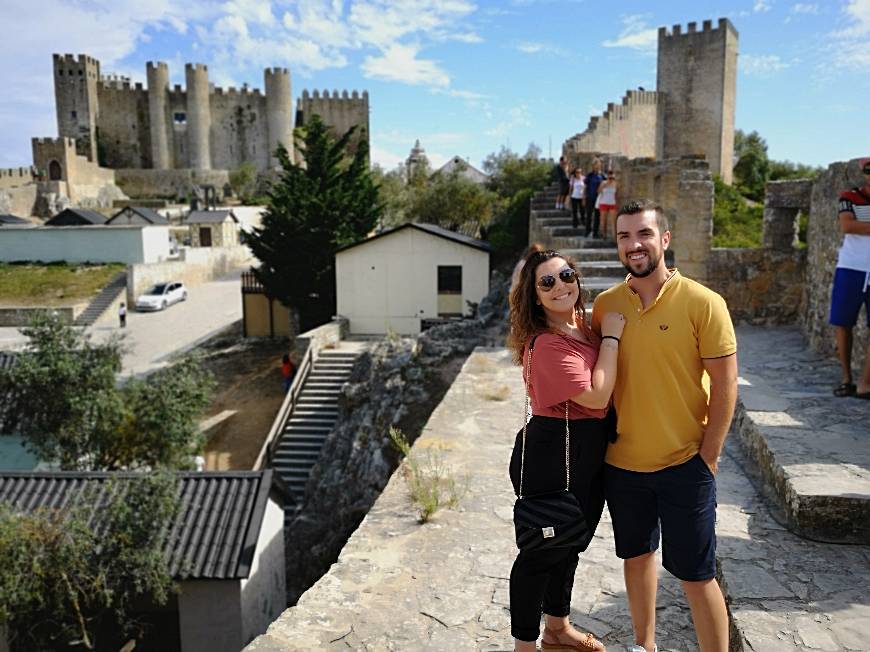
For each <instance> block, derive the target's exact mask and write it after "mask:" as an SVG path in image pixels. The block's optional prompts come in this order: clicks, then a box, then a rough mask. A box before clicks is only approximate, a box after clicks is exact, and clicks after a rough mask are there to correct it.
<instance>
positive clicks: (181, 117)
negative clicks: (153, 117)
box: [172, 113, 187, 125]
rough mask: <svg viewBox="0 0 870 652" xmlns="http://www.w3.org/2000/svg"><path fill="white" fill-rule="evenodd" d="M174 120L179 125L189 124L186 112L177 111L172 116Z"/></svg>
mask: <svg viewBox="0 0 870 652" xmlns="http://www.w3.org/2000/svg"><path fill="white" fill-rule="evenodd" d="M172 120H173V122H175V124H177V125H184V124H187V114H186V113H175V114H174V115H173V116H172Z"/></svg>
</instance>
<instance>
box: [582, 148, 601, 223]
mask: <svg viewBox="0 0 870 652" xmlns="http://www.w3.org/2000/svg"><path fill="white" fill-rule="evenodd" d="M603 182H604V175H603V174H601V160H600V159H595V160H594V161H592V171H591V172H589V174H587V175H586V220H585V226H586V234H585V235H586V236H587V237H588V236H589V234H590V233H592V235H593V236H595V237H596V238H597V237H598V221H599V220H600V219H601V213H600V212H599V210H598V208H597V207H596V206H595V203H596V200H597V199H598V186H600V185H601V184H602V183H603Z"/></svg>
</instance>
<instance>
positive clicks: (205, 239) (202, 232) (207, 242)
mask: <svg viewBox="0 0 870 652" xmlns="http://www.w3.org/2000/svg"><path fill="white" fill-rule="evenodd" d="M199 246H200V247H211V229H210V228H209V227H207V226H201V227H199Z"/></svg>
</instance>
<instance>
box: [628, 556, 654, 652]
mask: <svg viewBox="0 0 870 652" xmlns="http://www.w3.org/2000/svg"><path fill="white" fill-rule="evenodd" d="M622 570H623V574H624V575H625V592H626V594H627V595H628V607H629V609H630V610H631V622H632V625H634V641H635V643H637V644H638V645H642V646H643V647H644V649H646V650H647V651H648V652H652V650H654V649H655V642H656V589H657V587H658V575H657V571H656V557H655V553H654V552H648V553H646V554H645V555H640V556H638V557H632V558H630V559H626V560H625V561H624V562H623V565H622Z"/></svg>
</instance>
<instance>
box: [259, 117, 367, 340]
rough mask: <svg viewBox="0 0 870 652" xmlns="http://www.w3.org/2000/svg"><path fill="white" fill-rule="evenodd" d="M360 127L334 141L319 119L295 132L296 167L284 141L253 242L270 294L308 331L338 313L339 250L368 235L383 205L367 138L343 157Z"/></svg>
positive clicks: (263, 279)
mask: <svg viewBox="0 0 870 652" xmlns="http://www.w3.org/2000/svg"><path fill="white" fill-rule="evenodd" d="M354 131H355V128H351V129H350V130H349V131H348V132H347V133H345V134H344V135H343V136H342V137H341V138H339V139H337V140H336V139H334V138H333V137H332V135H331V134H330V133H329V129H328V127H327V126H326V125H325V124H324V123H323V121H322V120H321V119H320V117H319V116H317V115H314V116H312V119H311V120H310V121H309V122H308V123H307V124H306V125H305V127H304V128H302V129H300V130H298V131H297V134H296V144H297V150H298V151H299V152H300V154H301V155H302V159H303V162H302V163H301V164H296V163H294V162H293V161H292V160H290V157H289V155H288V153H287V150H286V149H285V148H284V147H283V146H282V147H279V149H278V152H277V155H278V160H279V161H280V163H281V171H280V173H279V177H278V179H277V181H275V182H274V183H273V184H272V187H271V190H270V191H269V193H268V196H269V201H268V204H267V209H266V212H265V214H264V215H263V219H262V224H261V226H260V227H258V228H255V229H254V230H253V232H252V233H251V235H250V238H249V240H248V246H249V247H250V248H251V251H252V252H253V253H254V255H255V256H256V257H257V259H258V260H259V261H260V266H259V267H258V268H257V269H255V270H254V273H255V274H256V276H257V278H258V279H259V280H260V282H261V283H262V284H263V285H264V286H265V288H266V290H267V292H268V293H269V295H270V296H272V297H274V298H277V299H279V300H280V301H281V302H282V303H284V304H285V305H287V306H292V307H294V308H295V309H297V310H298V311H299V315H300V322H301V326H302V328H303V329H305V328H310V327H312V326H316V325H319V324H321V323H323V322H325V321H328V320H329V319H330V317H331V316H332V315H333V314H335V262H334V257H335V251H336V249H338V248H339V247H341V246H343V245H347V244H351V243H353V242H357V241H358V240H360V239H361V238H364V237H365V236H366V235H367V234H368V233H369V232H370V231H371V230H372V229H373V228H374V226H375V225H376V224H377V223H378V220H379V219H380V218H381V216H382V215H383V212H384V207H383V204H382V201H381V199H380V196H379V194H378V188H377V186H376V185H375V182H374V179H373V177H372V174H371V172H370V170H369V160H368V154H369V151H368V143H367V141H366V139H365V138H361V139H359V143H358V145H357V149H356V152H355V153H354V155H353V156H352V157H350V158H349V157H348V156H347V154H346V151H347V145H348V143H349V142H350V140H351V137H352V136H353V133H354Z"/></svg>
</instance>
